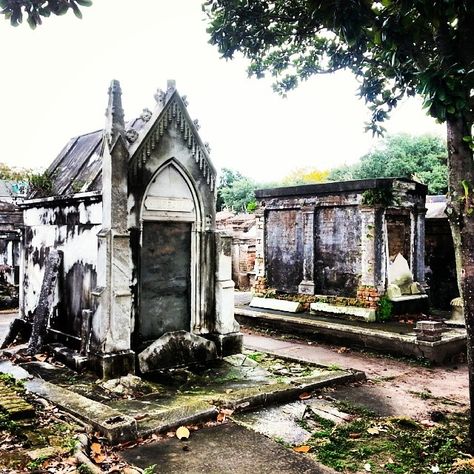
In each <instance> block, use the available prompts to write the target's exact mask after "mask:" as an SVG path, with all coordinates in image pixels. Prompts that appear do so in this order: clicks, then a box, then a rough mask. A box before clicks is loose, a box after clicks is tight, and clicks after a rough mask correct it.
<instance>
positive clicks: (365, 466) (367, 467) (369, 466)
mask: <svg viewBox="0 0 474 474" xmlns="http://www.w3.org/2000/svg"><path fill="white" fill-rule="evenodd" d="M364 469H365V470H366V471H367V472H372V466H371V465H370V464H369V463H366V464H364Z"/></svg>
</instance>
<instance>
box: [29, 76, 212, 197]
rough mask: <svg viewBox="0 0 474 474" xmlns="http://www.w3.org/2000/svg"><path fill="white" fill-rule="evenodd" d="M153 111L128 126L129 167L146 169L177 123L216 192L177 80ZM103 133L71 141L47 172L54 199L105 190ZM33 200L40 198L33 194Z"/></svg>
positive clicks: (204, 150) (160, 95)
mask: <svg viewBox="0 0 474 474" xmlns="http://www.w3.org/2000/svg"><path fill="white" fill-rule="evenodd" d="M155 100H156V102H157V105H156V107H155V110H154V111H153V112H151V111H149V110H148V109H144V111H143V113H142V114H141V116H140V117H139V118H136V119H134V120H132V121H130V122H128V123H126V125H125V130H126V133H125V136H126V137H127V143H128V145H129V153H130V163H129V165H130V166H136V167H141V166H143V165H144V164H145V163H146V161H147V159H148V157H149V156H150V154H151V152H152V151H153V150H154V149H155V147H156V145H157V144H158V142H159V141H160V139H161V137H162V136H163V133H164V131H165V130H166V129H167V128H168V127H169V126H171V125H172V124H174V126H176V127H178V128H179V130H180V131H181V136H182V138H183V140H184V141H185V142H186V144H187V146H188V148H189V149H190V151H191V153H192V155H193V157H194V159H195V160H196V163H198V164H199V168H200V170H201V173H202V174H203V176H204V178H205V179H206V181H207V183H208V185H209V187H210V189H211V190H212V191H214V190H215V185H216V171H215V168H214V166H213V165H212V163H211V160H210V158H209V152H208V149H207V147H206V145H205V144H204V143H203V142H202V140H201V138H200V137H199V134H198V126H197V123H195V122H193V121H192V120H191V118H190V116H189V113H188V111H187V109H186V105H187V104H186V100H185V96H184V100H183V98H182V97H181V96H180V95H179V94H178V92H177V90H176V88H175V85H174V81H168V89H167V91H166V92H163V91H161V90H160V89H158V91H157V93H156V94H155ZM104 136H105V131H104V130H96V131H94V132H90V133H86V134H84V135H80V136H78V137H74V138H72V139H71V140H70V141H69V142H68V143H67V145H66V146H65V147H64V148H63V150H62V151H61V152H60V154H59V155H58V156H57V158H56V159H55V160H54V161H53V162H52V163H51V165H50V166H49V167H48V169H47V170H46V174H47V176H49V178H50V179H51V180H52V192H51V196H72V195H73V194H76V193H86V192H97V193H100V192H101V191H102V176H101V175H102V151H103V140H104ZM29 197H30V198H40V197H43V196H39V195H38V193H32V194H31V195H30V196H29Z"/></svg>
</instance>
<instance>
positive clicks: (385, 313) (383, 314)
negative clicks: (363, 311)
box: [375, 296, 393, 321]
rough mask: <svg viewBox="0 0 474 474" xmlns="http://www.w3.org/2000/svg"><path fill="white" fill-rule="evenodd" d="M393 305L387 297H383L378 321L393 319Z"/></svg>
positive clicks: (377, 316) (378, 308)
mask: <svg viewBox="0 0 474 474" xmlns="http://www.w3.org/2000/svg"><path fill="white" fill-rule="evenodd" d="M392 310H393V304H392V302H391V301H390V300H389V299H388V297H387V296H382V297H381V298H380V300H379V304H378V307H377V312H376V315H375V316H376V318H377V321H389V320H390V318H391V317H392Z"/></svg>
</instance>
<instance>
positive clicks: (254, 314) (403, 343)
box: [235, 307, 466, 363]
mask: <svg viewBox="0 0 474 474" xmlns="http://www.w3.org/2000/svg"><path fill="white" fill-rule="evenodd" d="M235 315H236V318H237V320H238V321H239V323H241V324H245V325H248V326H252V325H256V326H263V327H270V328H272V329H279V330H284V331H288V332H290V333H294V334H299V335H306V336H309V337H311V338H318V339H324V340H327V341H331V342H332V343H338V344H341V343H342V344H344V345H349V346H351V345H352V346H357V347H363V348H367V349H373V350H377V351H381V352H383V353H385V354H395V355H406V356H411V357H423V358H425V359H428V360H431V361H433V362H435V363H443V362H445V361H448V360H450V358H452V357H453V356H455V355H457V354H459V353H461V352H463V351H465V350H466V331H465V330H463V329H457V328H452V329H451V330H448V331H447V332H445V333H444V334H443V339H442V340H441V341H436V342H427V341H417V340H416V335H415V333H414V332H413V333H410V334H401V333H397V332H394V331H389V330H382V329H379V328H376V327H371V324H370V325H369V324H367V325H366V324H365V323H362V322H359V321H353V322H350V321H340V322H338V321H336V320H334V321H333V320H331V321H327V320H324V319H323V318H321V319H318V317H317V316H314V317H313V318H311V317H308V316H306V317H305V316H293V315H291V316H290V315H286V314H276V313H267V312H264V311H256V310H250V309H246V308H239V307H236V308H235ZM384 327H387V328H388V327H390V325H389V324H385V325H384Z"/></svg>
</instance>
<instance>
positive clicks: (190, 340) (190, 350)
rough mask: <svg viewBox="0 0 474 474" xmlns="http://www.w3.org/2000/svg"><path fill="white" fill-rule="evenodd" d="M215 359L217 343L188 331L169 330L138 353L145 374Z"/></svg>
mask: <svg viewBox="0 0 474 474" xmlns="http://www.w3.org/2000/svg"><path fill="white" fill-rule="evenodd" d="M214 359H217V348H216V345H215V343H214V342H212V341H208V340H207V339H204V338H203V337H201V336H196V334H191V333H189V332H187V331H174V332H167V333H166V334H163V336H161V337H160V338H159V339H157V340H156V341H155V342H153V343H152V344H151V345H149V346H148V347H147V348H146V349H145V350H143V351H142V352H140V354H138V364H139V367H140V371H141V372H142V373H143V374H144V373H147V372H152V371H154V370H159V369H166V368H169V367H179V366H185V365H189V364H192V363H205V362H208V361H210V360H214Z"/></svg>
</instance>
